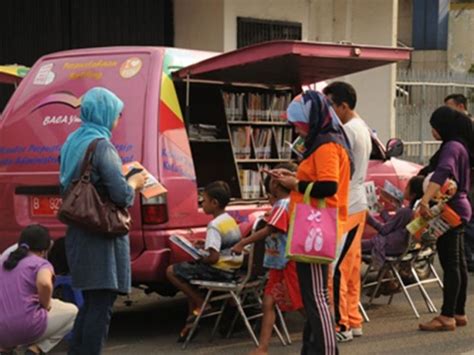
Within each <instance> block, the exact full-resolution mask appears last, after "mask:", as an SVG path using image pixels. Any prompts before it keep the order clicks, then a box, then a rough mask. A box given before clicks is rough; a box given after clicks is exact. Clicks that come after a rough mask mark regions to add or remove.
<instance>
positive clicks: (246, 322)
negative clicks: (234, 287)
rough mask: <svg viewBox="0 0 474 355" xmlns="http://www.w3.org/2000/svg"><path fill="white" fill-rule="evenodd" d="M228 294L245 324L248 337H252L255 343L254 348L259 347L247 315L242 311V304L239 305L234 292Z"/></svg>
mask: <svg viewBox="0 0 474 355" xmlns="http://www.w3.org/2000/svg"><path fill="white" fill-rule="evenodd" d="M230 294H231V295H232V298H233V299H234V301H235V303H236V305H237V309H238V311H239V313H240V315H241V316H242V319H243V321H244V323H245V326H246V327H247V330H248V332H249V334H250V336H251V337H252V340H253V342H254V343H255V346H258V345H259V342H258V339H257V337H256V336H255V332H254V331H253V329H252V325H251V324H250V322H249V320H248V318H247V315H246V314H245V311H244V309H243V308H242V304H241V303H240V299H239V297H238V296H237V295H236V294H235V292H234V291H230Z"/></svg>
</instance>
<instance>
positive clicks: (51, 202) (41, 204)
mask: <svg viewBox="0 0 474 355" xmlns="http://www.w3.org/2000/svg"><path fill="white" fill-rule="evenodd" d="M61 203H62V200H61V198H60V197H57V196H30V206H31V215H32V216H33V217H55V216H56V215H57V214H58V210H59V207H61Z"/></svg>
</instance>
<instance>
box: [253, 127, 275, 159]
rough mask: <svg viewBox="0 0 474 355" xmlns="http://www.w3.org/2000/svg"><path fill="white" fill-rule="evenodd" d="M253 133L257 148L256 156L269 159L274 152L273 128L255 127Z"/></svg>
mask: <svg viewBox="0 0 474 355" xmlns="http://www.w3.org/2000/svg"><path fill="white" fill-rule="evenodd" d="M252 133H253V141H254V148H255V157H256V158H257V159H269V158H270V157H271V154H272V130H271V128H254V129H253V131H252Z"/></svg>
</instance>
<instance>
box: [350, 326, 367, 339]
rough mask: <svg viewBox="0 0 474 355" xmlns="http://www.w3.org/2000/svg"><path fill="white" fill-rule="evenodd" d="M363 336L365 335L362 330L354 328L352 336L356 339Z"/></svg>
mask: <svg viewBox="0 0 474 355" xmlns="http://www.w3.org/2000/svg"><path fill="white" fill-rule="evenodd" d="M362 335H364V332H363V331H362V328H352V336H353V337H354V338H358V337H361V336H362Z"/></svg>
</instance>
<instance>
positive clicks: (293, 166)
mask: <svg viewBox="0 0 474 355" xmlns="http://www.w3.org/2000/svg"><path fill="white" fill-rule="evenodd" d="M297 167H298V166H297V165H296V164H294V163H290V162H288V163H280V164H278V165H277V166H275V169H286V170H289V171H291V172H295V171H296V168H297ZM269 177H270V176H269ZM268 184H269V186H270V182H269V183H268ZM278 186H280V188H281V189H282V190H283V191H285V192H286V193H288V194H289V193H290V192H291V190H289V189H287V188H286V187H285V186H283V185H282V184H278ZM265 188H267V187H266V185H265ZM267 191H269V190H267Z"/></svg>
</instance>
